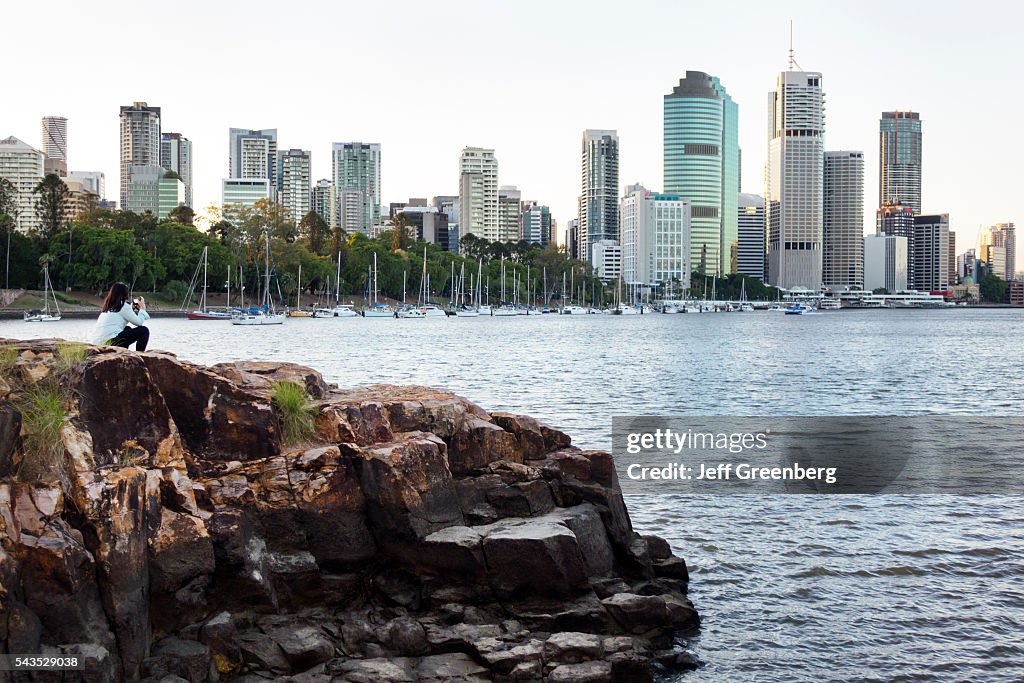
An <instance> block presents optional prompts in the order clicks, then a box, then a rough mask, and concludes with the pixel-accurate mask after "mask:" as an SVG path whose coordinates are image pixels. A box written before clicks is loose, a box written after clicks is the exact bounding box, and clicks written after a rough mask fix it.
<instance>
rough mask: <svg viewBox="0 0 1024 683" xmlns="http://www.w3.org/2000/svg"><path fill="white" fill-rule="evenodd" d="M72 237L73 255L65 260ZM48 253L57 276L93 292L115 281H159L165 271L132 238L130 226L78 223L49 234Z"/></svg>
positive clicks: (72, 285) (133, 283)
mask: <svg viewBox="0 0 1024 683" xmlns="http://www.w3.org/2000/svg"><path fill="white" fill-rule="evenodd" d="M71 240H73V249H74V259H72V261H71V263H68V257H67V255H68V249H69V242H71ZM47 254H48V255H49V256H50V258H51V262H52V268H51V272H52V273H53V274H54V275H55V277H56V278H59V279H62V280H64V281H66V282H67V283H68V285H69V286H70V287H81V288H84V289H91V290H94V291H96V292H101V291H103V290H104V289H106V288H107V287H109V286H110V284H112V283H114V282H117V281H122V282H125V283H127V284H128V286H129V287H132V286H134V285H135V284H136V283H139V282H145V283H149V282H155V281H161V280H162V279H163V275H164V268H163V265H162V264H161V263H159V262H158V261H157V260H156V259H154V258H153V256H152V255H151V254H149V253H148V252H147V251H146V250H145V249H143V248H142V247H141V246H140V245H139V244H138V243H137V242H136V241H135V238H134V235H133V234H132V232H131V231H130V230H113V229H110V228H97V227H92V226H79V227H77V228H75V229H74V231H73V233H71V234H70V235H69V233H68V232H62V233H58V234H56V235H54V236H53V237H51V238H50V240H49V245H48V249H47Z"/></svg>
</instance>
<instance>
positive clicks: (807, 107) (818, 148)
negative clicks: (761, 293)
mask: <svg viewBox="0 0 1024 683" xmlns="http://www.w3.org/2000/svg"><path fill="white" fill-rule="evenodd" d="M794 65H795V62H793V61H792V60H791V62H790V70H789V71H783V72H782V73H780V74H779V78H778V84H777V88H776V90H775V91H774V92H773V93H771V94H769V97H768V109H769V119H768V124H769V125H768V130H769V135H770V136H771V140H770V141H769V143H768V163H767V167H766V169H765V222H766V223H767V225H768V282H769V284H772V285H774V286H776V287H783V288H786V289H790V288H794V287H804V288H807V289H809V290H812V291H816V290H818V289H819V288H820V287H821V276H822V273H821V269H822V253H821V249H822V228H823V225H824V213H823V207H822V196H823V191H824V188H823V184H824V158H825V142H824V137H825V106H824V105H825V102H824V100H825V96H824V93H823V92H822V88H821V74H820V73H817V72H808V71H795V70H793V66H794Z"/></svg>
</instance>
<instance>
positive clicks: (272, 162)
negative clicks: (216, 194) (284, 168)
mask: <svg viewBox="0 0 1024 683" xmlns="http://www.w3.org/2000/svg"><path fill="white" fill-rule="evenodd" d="M228 178H245V179H256V180H260V179H265V180H267V181H268V182H269V184H270V187H271V189H273V188H276V187H277V129H276V128H265V129H261V130H257V129H248V128H231V129H230V130H229V131H228Z"/></svg>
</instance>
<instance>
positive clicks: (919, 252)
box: [912, 213, 955, 292]
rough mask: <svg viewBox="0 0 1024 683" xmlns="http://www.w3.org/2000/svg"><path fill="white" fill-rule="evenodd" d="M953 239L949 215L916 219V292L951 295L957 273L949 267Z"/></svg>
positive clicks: (914, 279)
mask: <svg viewBox="0 0 1024 683" xmlns="http://www.w3.org/2000/svg"><path fill="white" fill-rule="evenodd" d="M950 236H951V234H950V230H949V214H948V213H943V214H934V215H926V216H915V217H914V276H913V278H912V279H913V283H914V285H913V287H914V289H916V290H918V291H921V292H946V291H949V287H950V285H951V284H953V283H951V282H950V281H949V278H950V274H951V273H952V272H953V271H954V270H955V266H953V267H950V263H949V251H950V250H949V243H950Z"/></svg>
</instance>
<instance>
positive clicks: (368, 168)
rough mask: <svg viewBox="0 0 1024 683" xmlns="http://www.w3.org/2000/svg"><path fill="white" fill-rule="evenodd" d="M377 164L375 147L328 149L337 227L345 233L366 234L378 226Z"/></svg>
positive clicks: (352, 145)
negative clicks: (336, 198)
mask: <svg viewBox="0 0 1024 683" xmlns="http://www.w3.org/2000/svg"><path fill="white" fill-rule="evenodd" d="M380 164H381V159H380V145H379V144H378V143H366V142H335V143H334V144H333V145H332V146H331V169H332V173H333V175H334V188H335V192H336V196H337V197H338V225H340V226H341V227H342V228H343V229H344V230H346V231H347V232H362V233H366V234H369V233H370V228H372V227H373V226H375V225H379V224H380ZM357 200H358V202H357ZM357 203H358V206H357Z"/></svg>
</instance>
